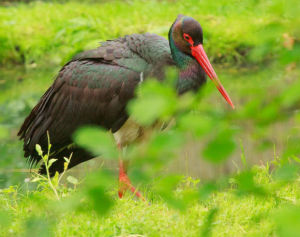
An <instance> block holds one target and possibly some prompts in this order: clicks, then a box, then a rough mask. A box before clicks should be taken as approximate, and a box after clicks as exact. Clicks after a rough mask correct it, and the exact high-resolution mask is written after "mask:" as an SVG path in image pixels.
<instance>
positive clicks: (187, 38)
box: [183, 33, 194, 46]
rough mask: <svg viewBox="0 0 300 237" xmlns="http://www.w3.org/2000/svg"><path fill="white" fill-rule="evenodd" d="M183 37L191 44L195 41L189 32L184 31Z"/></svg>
mask: <svg viewBox="0 0 300 237" xmlns="http://www.w3.org/2000/svg"><path fill="white" fill-rule="evenodd" d="M183 38H184V40H185V41H187V42H188V43H189V44H190V45H191V46H193V45H194V41H193V39H192V37H191V36H189V34H187V33H183Z"/></svg>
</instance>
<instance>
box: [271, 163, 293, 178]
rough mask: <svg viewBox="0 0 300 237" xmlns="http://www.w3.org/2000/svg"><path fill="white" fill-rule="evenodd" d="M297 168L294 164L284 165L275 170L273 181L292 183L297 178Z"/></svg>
mask: <svg viewBox="0 0 300 237" xmlns="http://www.w3.org/2000/svg"><path fill="white" fill-rule="evenodd" d="M298 174H299V167H298V166H297V165H295V164H284V165H282V166H281V167H279V168H277V169H276V170H275V171H274V173H273V177H274V179H275V180H278V181H284V182H289V181H293V180H295V179H296V178H297V177H298Z"/></svg>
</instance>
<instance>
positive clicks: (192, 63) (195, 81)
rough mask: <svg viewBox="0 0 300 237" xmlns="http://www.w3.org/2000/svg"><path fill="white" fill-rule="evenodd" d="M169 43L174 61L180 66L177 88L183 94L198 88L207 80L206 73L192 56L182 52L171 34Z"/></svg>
mask: <svg viewBox="0 0 300 237" xmlns="http://www.w3.org/2000/svg"><path fill="white" fill-rule="evenodd" d="M169 44H170V49H171V54H172V58H173V60H174V62H175V63H176V65H177V67H178V68H179V77H178V81H177V90H178V93H179V94H182V93H184V92H186V91H189V90H197V89H198V88H199V87H200V86H201V85H202V84H203V83H204V82H205V73H204V71H203V70H202V68H201V67H200V65H199V64H198V63H197V61H196V60H195V59H194V58H192V57H191V56H189V55H187V54H185V53H182V52H181V51H180V50H179V49H178V47H177V46H176V44H175V42H174V40H173V39H172V37H170V35H169Z"/></svg>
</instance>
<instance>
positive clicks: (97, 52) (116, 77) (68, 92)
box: [18, 15, 234, 197]
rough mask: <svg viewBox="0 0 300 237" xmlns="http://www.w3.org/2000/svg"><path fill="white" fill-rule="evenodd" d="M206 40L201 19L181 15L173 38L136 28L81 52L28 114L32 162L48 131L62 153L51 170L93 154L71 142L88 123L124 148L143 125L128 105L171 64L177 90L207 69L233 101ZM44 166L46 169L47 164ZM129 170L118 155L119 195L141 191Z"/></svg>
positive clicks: (194, 85)
mask: <svg viewBox="0 0 300 237" xmlns="http://www.w3.org/2000/svg"><path fill="white" fill-rule="evenodd" d="M202 44H203V34H202V28H201V26H200V24H199V23H198V22H197V21H196V20H194V19H193V18H191V17H188V16H184V15H179V16H178V17H177V19H176V20H175V22H174V23H173V25H172V26H171V28H170V31H169V41H167V40H166V39H165V38H163V37H161V36H158V35H155V34H149V33H146V34H132V35H127V36H125V37H122V38H118V39H115V40H108V41H106V42H104V43H102V45H101V46H100V47H98V48H97V49H93V50H89V51H85V52H82V53H80V54H78V55H76V56H75V57H74V58H73V59H72V60H71V61H70V62H68V63H67V64H65V65H64V66H63V68H62V69H61V70H60V71H59V73H58V76H57V78H56V80H55V81H54V83H53V84H52V85H51V86H50V88H49V89H48V90H47V91H46V92H45V94H44V95H43V96H42V97H41V99H40V101H39V102H38V104H37V105H36V106H35V107H34V108H33V110H32V111H31V113H30V114H29V116H28V117H27V118H26V119H25V121H24V123H23V125H22V127H21V129H20V131H19V133H18V135H19V136H20V139H23V140H24V152H25V155H24V156H25V157H27V158H28V159H29V162H30V163H31V165H34V164H35V165H36V164H37V163H38V162H39V161H40V160H41V157H40V156H39V155H38V153H37V152H36V150H35V146H36V144H40V146H41V147H42V149H43V151H46V150H47V131H48V132H49V134H50V138H51V143H52V153H51V156H52V157H55V158H56V159H58V160H57V161H56V162H55V163H53V164H52V166H51V168H50V173H51V175H54V174H55V172H62V171H63V169H64V158H63V157H69V156H70V154H71V153H73V156H72V159H71V162H70V164H69V168H71V167H74V166H75V165H78V164H79V163H81V162H84V161H87V160H89V159H91V158H93V155H92V154H90V153H89V152H88V151H86V150H84V149H83V148H80V147H76V146H70V144H72V143H73V141H72V134H73V132H74V131H75V130H76V129H77V128H78V127H80V126H84V125H99V126H102V127H104V128H106V129H107V130H109V131H111V132H112V133H113V134H114V136H115V139H116V142H117V145H118V147H119V148H121V147H123V146H126V144H128V143H129V142H131V141H133V140H135V139H137V138H138V137H139V136H140V134H141V133H142V132H141V131H142V130H143V128H141V127H139V126H138V125H137V124H135V123H134V122H133V121H131V120H130V119H129V116H128V114H127V112H126V105H127V103H128V101H129V100H130V99H132V98H133V97H134V90H135V88H136V87H137V85H138V84H139V83H140V82H142V81H143V80H146V79H147V78H149V77H152V78H153V77H155V78H158V79H160V80H163V77H164V68H165V67H166V66H176V67H177V68H178V69H179V74H178V81H177V91H178V94H182V93H184V92H186V91H189V90H197V89H198V88H200V87H201V85H203V83H204V82H205V80H206V74H207V75H208V76H209V78H210V79H211V80H212V81H213V82H214V84H215V85H216V87H217V89H218V90H219V91H220V93H221V94H222V96H223V97H224V98H225V100H226V101H227V102H228V103H229V105H231V107H234V105H233V103H232V102H231V100H230V98H229V96H228V94H227V93H226V91H225V89H224V88H223V86H222V85H221V83H220V81H219V80H218V77H217V75H216V73H215V71H214V69H213V67H212V66H211V64H210V62H209V59H208V57H207V56H206V53H205V51H204V49H203V46H202ZM39 172H40V173H41V174H45V173H46V170H45V166H44V165H42V166H41V167H40V170H39ZM126 173H127V165H126V164H124V162H123V161H122V159H119V182H120V188H119V196H120V197H122V196H123V193H124V191H125V190H126V189H129V190H131V191H132V192H134V193H135V194H136V195H137V196H138V197H141V195H140V194H139V193H138V192H136V190H135V188H134V187H133V186H132V185H131V183H130V180H129V178H128V176H127V174H126Z"/></svg>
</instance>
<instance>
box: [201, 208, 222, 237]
mask: <svg viewBox="0 0 300 237" xmlns="http://www.w3.org/2000/svg"><path fill="white" fill-rule="evenodd" d="M217 213H218V209H217V208H212V209H210V210H209V212H208V213H207V216H206V218H205V222H204V225H203V227H202V228H201V229H202V231H201V236H202V237H208V236H211V231H212V226H213V221H214V219H215V218H216V215H217Z"/></svg>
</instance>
